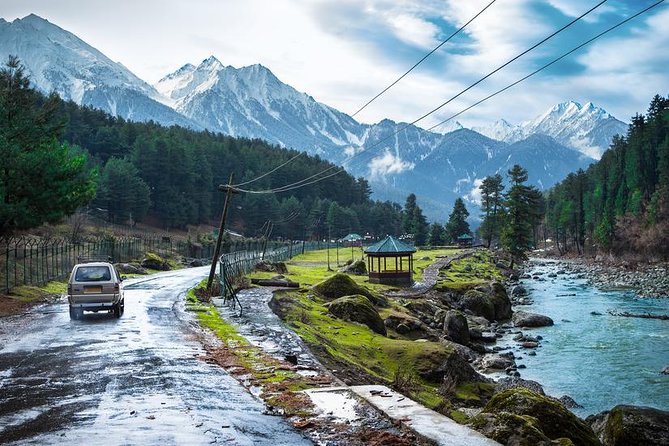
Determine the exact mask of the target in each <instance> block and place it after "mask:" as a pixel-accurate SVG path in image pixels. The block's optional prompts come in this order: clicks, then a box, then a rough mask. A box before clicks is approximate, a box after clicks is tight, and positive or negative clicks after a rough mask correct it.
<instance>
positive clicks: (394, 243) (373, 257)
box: [365, 235, 416, 285]
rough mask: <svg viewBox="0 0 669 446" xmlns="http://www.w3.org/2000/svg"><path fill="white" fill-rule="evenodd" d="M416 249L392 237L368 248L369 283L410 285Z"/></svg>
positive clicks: (366, 252) (366, 250)
mask: <svg viewBox="0 0 669 446" xmlns="http://www.w3.org/2000/svg"><path fill="white" fill-rule="evenodd" d="M414 252H416V248H414V247H413V246H412V245H409V244H406V243H404V242H402V241H400V240H398V239H396V238H395V237H393V236H390V235H389V236H388V237H386V238H385V239H383V240H381V241H379V242H377V243H374V244H373V245H371V246H368V247H367V249H365V254H367V271H369V281H370V283H383V284H386V285H411V284H412V283H413V276H412V275H413V253H414Z"/></svg>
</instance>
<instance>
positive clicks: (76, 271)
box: [67, 262, 125, 319]
mask: <svg viewBox="0 0 669 446" xmlns="http://www.w3.org/2000/svg"><path fill="white" fill-rule="evenodd" d="M122 281H123V278H122V277H121V276H120V275H119V274H118V272H117V271H116V268H114V265H112V264H111V263H109V262H90V263H78V264H76V265H74V268H72V273H71V274H70V280H69V281H68V284H67V300H68V301H69V303H70V318H72V319H81V317H82V316H83V315H84V311H94V312H96V313H97V312H98V311H110V312H112V313H113V314H114V316H115V317H117V318H119V317H121V315H122V314H123V310H124V308H125V299H124V298H123V284H122V283H121V282H122Z"/></svg>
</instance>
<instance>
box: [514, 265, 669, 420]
mask: <svg viewBox="0 0 669 446" xmlns="http://www.w3.org/2000/svg"><path fill="white" fill-rule="evenodd" d="M542 262H543V263H545V265H543V266H540V265H537V264H536V263H530V266H531V270H530V271H529V272H530V273H531V274H532V275H534V273H535V272H541V273H543V276H542V277H544V278H545V279H546V280H545V281H537V280H534V279H527V280H522V283H523V285H524V286H525V287H526V288H527V289H528V291H529V292H530V297H531V298H532V299H533V300H534V303H533V304H532V305H524V306H517V307H516V308H515V309H517V310H525V311H530V312H534V313H540V314H545V315H547V316H550V317H551V318H552V319H553V321H554V322H555V325H554V326H552V327H542V328H535V329H524V330H523V332H524V333H526V334H528V335H531V336H536V335H541V336H542V337H543V340H542V341H541V346H540V347H539V348H537V349H536V350H535V351H536V356H528V355H527V353H528V350H524V349H522V350H521V349H517V348H514V350H515V354H516V356H518V355H520V356H522V358H521V359H516V363H517V364H525V365H526V366H527V368H526V369H521V370H520V372H521V374H522V376H521V377H522V378H524V379H532V380H535V381H538V382H540V383H541V384H542V385H543V386H544V389H545V390H546V393H548V394H549V395H552V396H556V397H560V396H562V395H565V394H566V395H569V396H571V397H572V398H574V399H575V400H576V402H578V403H579V404H580V405H582V406H583V409H575V410H574V412H575V413H577V414H578V415H580V416H586V415H589V414H594V413H598V412H601V411H602V410H607V409H611V408H612V407H613V406H615V405H617V404H633V405H639V406H651V407H655V408H658V409H663V410H669V375H663V374H661V373H660V371H661V370H662V369H663V368H664V367H666V366H668V365H669V321H663V320H657V319H640V318H628V317H619V316H611V315H609V314H607V312H608V311H609V310H613V311H615V312H630V313H648V312H649V313H653V314H669V299H667V298H664V299H638V298H635V297H634V295H633V294H632V293H629V292H624V291H602V290H598V289H596V288H593V287H591V286H588V285H587V284H586V280H585V279H578V278H577V277H576V274H565V275H560V276H558V277H557V278H549V277H546V276H547V274H548V273H551V272H556V271H558V270H559V269H561V267H560V265H558V264H557V263H555V262H550V261H548V262H544V261H542ZM568 294H569V295H572V296H565V295H568ZM573 294H575V296H573ZM591 312H597V313H601V315H593V314H591Z"/></svg>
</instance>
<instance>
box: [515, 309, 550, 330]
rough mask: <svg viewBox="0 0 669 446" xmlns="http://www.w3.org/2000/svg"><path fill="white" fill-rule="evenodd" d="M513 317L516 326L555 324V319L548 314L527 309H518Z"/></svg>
mask: <svg viewBox="0 0 669 446" xmlns="http://www.w3.org/2000/svg"><path fill="white" fill-rule="evenodd" d="M512 319H513V323H514V324H515V325H516V327H547V326H550V325H553V319H551V318H549V317H548V316H544V315H542V314H536V313H529V312H527V311H516V312H515V313H514V314H513V318H512Z"/></svg>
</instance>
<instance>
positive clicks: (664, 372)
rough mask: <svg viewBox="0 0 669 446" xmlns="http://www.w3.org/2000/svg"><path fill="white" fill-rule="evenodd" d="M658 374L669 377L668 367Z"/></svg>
mask: <svg viewBox="0 0 669 446" xmlns="http://www.w3.org/2000/svg"><path fill="white" fill-rule="evenodd" d="M660 373H662V374H664V375H669V365H668V366H666V367H665V368H663V369H662V371H661V372H660Z"/></svg>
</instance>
